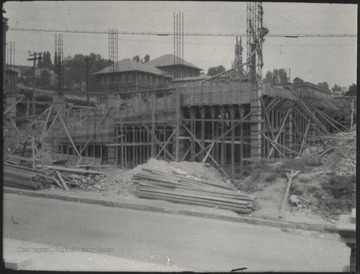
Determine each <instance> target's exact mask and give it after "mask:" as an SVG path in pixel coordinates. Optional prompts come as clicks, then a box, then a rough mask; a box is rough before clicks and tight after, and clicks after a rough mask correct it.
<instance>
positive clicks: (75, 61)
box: [63, 53, 113, 91]
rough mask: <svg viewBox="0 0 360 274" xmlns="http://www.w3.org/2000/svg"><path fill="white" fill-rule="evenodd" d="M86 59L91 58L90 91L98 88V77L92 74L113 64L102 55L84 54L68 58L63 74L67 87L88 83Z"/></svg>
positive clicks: (64, 64) (65, 61) (64, 62)
mask: <svg viewBox="0 0 360 274" xmlns="http://www.w3.org/2000/svg"><path fill="white" fill-rule="evenodd" d="M85 57H89V87H90V89H89V91H90V90H91V87H92V88H95V87H96V83H97V81H96V77H92V76H91V74H92V73H94V72H98V71H100V70H102V69H104V68H106V67H108V66H110V65H111V64H112V63H113V62H112V61H111V60H105V59H103V58H102V57H101V55H100V54H95V53H91V54H90V55H89V56H85V55H83V54H75V55H74V56H73V57H71V56H68V57H66V58H65V59H64V61H63V73H64V84H65V86H68V87H72V86H74V85H75V84H77V85H80V84H81V82H82V81H86V61H85Z"/></svg>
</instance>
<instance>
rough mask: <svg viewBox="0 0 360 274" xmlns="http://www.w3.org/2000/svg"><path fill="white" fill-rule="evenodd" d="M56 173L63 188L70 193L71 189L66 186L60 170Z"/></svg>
mask: <svg viewBox="0 0 360 274" xmlns="http://www.w3.org/2000/svg"><path fill="white" fill-rule="evenodd" d="M55 173H56V175H57V176H58V177H59V179H60V181H61V183H62V185H63V187H64V188H65V190H66V191H69V188H68V186H67V185H66V183H65V181H64V179H63V177H62V176H61V173H60V172H59V171H58V170H55Z"/></svg>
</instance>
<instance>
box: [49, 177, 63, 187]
mask: <svg viewBox="0 0 360 274" xmlns="http://www.w3.org/2000/svg"><path fill="white" fill-rule="evenodd" d="M50 178H51V179H53V180H54V182H55V183H56V184H57V185H58V186H59V187H60V188H61V189H64V186H63V185H62V184H60V182H59V181H58V179H56V178H55V176H50Z"/></svg>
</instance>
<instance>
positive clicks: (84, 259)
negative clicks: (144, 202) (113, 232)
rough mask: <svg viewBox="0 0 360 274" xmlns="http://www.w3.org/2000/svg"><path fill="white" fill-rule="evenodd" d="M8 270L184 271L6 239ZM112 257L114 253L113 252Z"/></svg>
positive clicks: (6, 266) (5, 256)
mask: <svg viewBox="0 0 360 274" xmlns="http://www.w3.org/2000/svg"><path fill="white" fill-rule="evenodd" d="M3 247H4V249H3V250H4V255H3V256H4V258H5V268H7V269H14V270H52V271H141V272H143V271H144V272H145V271H146V272H147V271H150V272H175V271H176V272H180V271H185V270H184V269H181V268H178V267H177V266H173V265H171V262H169V265H160V264H154V263H150V262H142V261H135V260H130V259H126V258H120V257H115V256H111V255H108V254H99V253H92V252H81V251H65V249H64V248H61V247H54V246H48V245H43V244H38V243H32V242H27V241H18V240H13V239H4V241H3ZM110 254H111V253H110Z"/></svg>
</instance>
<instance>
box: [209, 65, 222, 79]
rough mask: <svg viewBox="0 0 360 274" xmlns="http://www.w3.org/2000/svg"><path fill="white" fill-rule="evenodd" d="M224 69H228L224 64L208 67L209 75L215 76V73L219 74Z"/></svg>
mask: <svg viewBox="0 0 360 274" xmlns="http://www.w3.org/2000/svg"><path fill="white" fill-rule="evenodd" d="M224 71H226V69H225V67H224V66H223V65H219V66H215V67H210V68H209V69H208V75H210V76H213V75H216V74H219V73H221V72H224Z"/></svg>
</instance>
